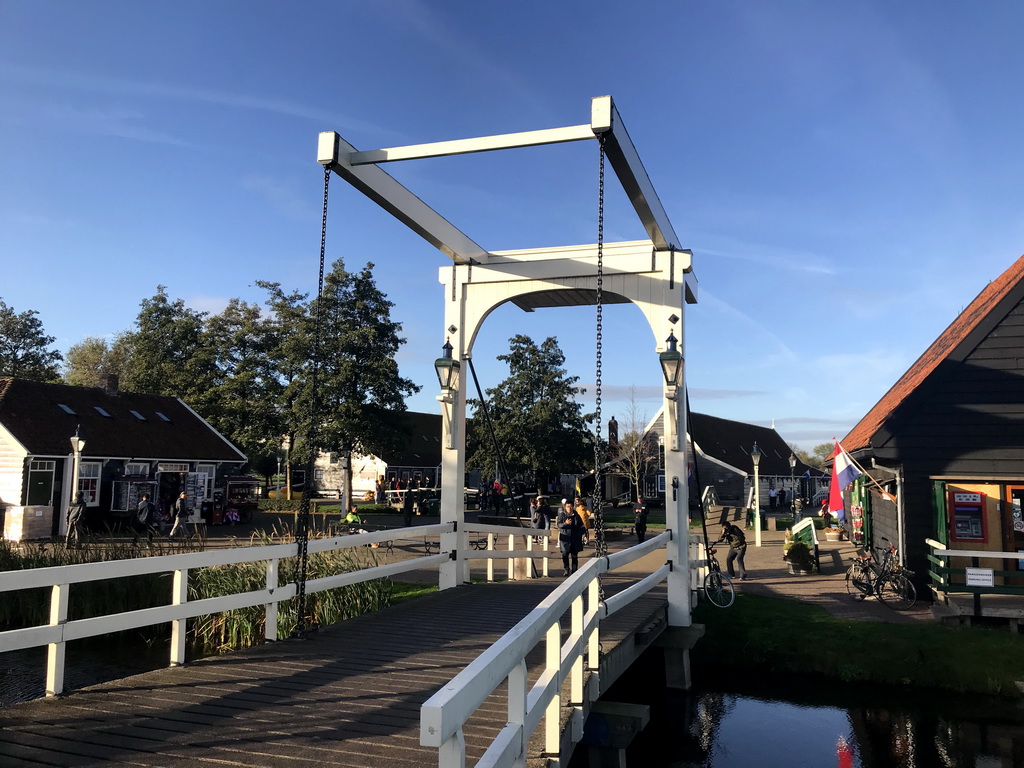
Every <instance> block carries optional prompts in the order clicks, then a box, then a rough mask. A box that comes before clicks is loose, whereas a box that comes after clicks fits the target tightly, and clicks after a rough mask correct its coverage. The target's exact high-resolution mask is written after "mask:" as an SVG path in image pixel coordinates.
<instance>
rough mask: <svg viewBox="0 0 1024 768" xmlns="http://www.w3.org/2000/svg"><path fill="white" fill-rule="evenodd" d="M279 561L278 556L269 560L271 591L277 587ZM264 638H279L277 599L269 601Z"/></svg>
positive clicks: (272, 639) (268, 585)
mask: <svg viewBox="0 0 1024 768" xmlns="http://www.w3.org/2000/svg"><path fill="white" fill-rule="evenodd" d="M278 563H279V561H278V559H277V558H276V557H275V558H273V559H272V560H268V561H267V590H269V591H270V592H271V593H273V592H274V590H276V589H277V572H278V567H279V566H278ZM263 638H264V639H265V640H267V641H268V642H270V641H274V640H277V600H272V601H271V602H269V603H267V606H266V618H265V620H264V628H263Z"/></svg>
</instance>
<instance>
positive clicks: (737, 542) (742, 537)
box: [718, 523, 747, 581]
mask: <svg viewBox="0 0 1024 768" xmlns="http://www.w3.org/2000/svg"><path fill="white" fill-rule="evenodd" d="M718 540H719V541H728V542H729V554H728V555H726V558H725V565H726V568H728V569H729V575H730V576H735V575H736V573H735V571H734V570H733V561H734V560H735V561H736V563H737V564H738V565H739V572H740V581H746V580H747V569H746V568H745V567H744V565H743V557H744V556H745V555H746V554H747V535H746V534H745V533H743V529H742V528H740V527H739V526H738V525H733V524H732V523H722V536H721V537H720V538H719V539H718Z"/></svg>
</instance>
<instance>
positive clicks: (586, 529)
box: [575, 496, 594, 546]
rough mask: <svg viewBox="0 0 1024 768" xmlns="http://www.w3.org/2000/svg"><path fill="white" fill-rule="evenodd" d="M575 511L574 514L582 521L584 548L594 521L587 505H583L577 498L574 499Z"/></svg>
mask: <svg viewBox="0 0 1024 768" xmlns="http://www.w3.org/2000/svg"><path fill="white" fill-rule="evenodd" d="M575 509H576V514H577V515H579V518H580V520H581V521H583V545H584V546H586V545H587V544H589V543H590V531H591V530H593V528H594V519H593V517H592V516H591V514H590V510H589V509H587V505H586V504H584V503H583V499H581V498H580V497H579V496H577V497H576V506H575Z"/></svg>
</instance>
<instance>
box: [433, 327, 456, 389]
mask: <svg viewBox="0 0 1024 768" xmlns="http://www.w3.org/2000/svg"><path fill="white" fill-rule="evenodd" d="M441 351H442V356H441V357H439V358H437V360H435V361H434V370H435V371H436V372H437V382H438V384H440V385H441V391H442V392H444V393H446V394H447V393H449V392H451V391H452V390H457V389H458V388H459V368H460V366H459V361H458V360H453V359H452V345H451V343H450V342H449V341H447V340H445V342H444V346H443V347H441Z"/></svg>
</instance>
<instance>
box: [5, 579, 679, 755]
mask: <svg viewBox="0 0 1024 768" xmlns="http://www.w3.org/2000/svg"><path fill="white" fill-rule="evenodd" d="M560 581H561V580H556V579H536V580H531V581H521V582H509V583H503V584H481V585H474V586H466V587H460V588H458V589H453V590H447V591H445V592H442V593H439V594H436V595H431V596H428V597H424V598H419V599H417V600H413V601H410V602H407V603H404V604H401V605H398V606H394V607H391V608H388V609H386V610H383V611H379V612H377V613H374V614H369V615H366V616H361V617H359V618H357V619H351V620H349V621H345V622H342V623H340V624H337V625H334V626H332V627H329V628H326V629H323V630H320V631H319V632H316V633H314V634H312V635H311V636H310V637H309V638H307V639H304V640H286V641H283V642H277V643H271V644H268V645H264V646H261V647H258V648H251V649H248V650H245V651H240V652H236V653H230V654H226V655H224V656H219V657H215V658H209V659H203V660H201V661H196V662H193V663H190V664H188V665H186V666H184V667H179V668H176V669H163V670H158V671H156V672H150V673H146V674H143V675H137V676H135V677H130V678H126V679H124V680H119V681H116V682H112V683H106V684H102V685H97V686H93V687H91V688H87V689H84V690H81V691H77V692H75V693H73V694H70V695H68V696H65V697H61V698H56V699H41V700H37V701H32V702H26V703H24V704H17V705H14V706H11V707H8V708H5V709H0V764H2V765H25V766H35V765H47V766H88V765H99V764H113V765H131V766H187V768H199V767H200V766H221V767H223V766H234V765H239V766H289V767H294V768H301V767H302V766H313V765H316V766H321V765H332V766H353V767H356V766H358V767H359V768H365V767H366V766H373V767H374V768H387V767H388V766H425V765H436V761H437V758H436V752H435V751H433V750H430V749H428V748H425V747H421V746H420V745H419V707H420V705H421V704H422V703H423V702H424V701H426V700H427V699H428V698H429V697H430V696H431V695H432V694H433V693H434V692H435V691H436V690H437V689H438V688H440V687H441V686H442V685H443V684H444V683H446V682H447V681H448V680H450V679H451V678H452V677H454V676H455V674H456V673H457V672H458V671H459V670H460V669H462V668H463V667H464V666H465V665H466V664H468V663H469V662H470V661H472V659H473V658H475V657H476V656H477V655H478V654H479V653H481V652H482V651H483V650H484V649H486V648H487V647H488V646H489V645H491V644H492V643H493V642H494V641H496V640H497V639H498V638H499V637H500V636H501V635H502V634H503V633H504V632H506V631H507V630H508V629H510V628H511V627H512V626H514V625H515V624H516V623H517V622H518V621H519V620H520V619H521V618H523V617H524V616H525V615H526V614H527V613H528V612H529V611H530V610H531V609H532V608H533V607H534V606H536V605H537V603H538V602H540V601H541V600H542V599H543V598H544V597H545V596H546V595H547V594H548V593H549V592H550V591H551V590H552V589H554V587H556V586H557V585H558V584H559V583H560ZM664 602H665V601H664V597H663V595H659V593H658V592H657V591H656V592H654V593H652V594H651V595H649V596H647V597H645V598H642V599H641V600H639V601H637V602H636V603H635V604H634V605H633V606H630V608H629V609H628V610H624V611H622V612H621V613H620V614H616V615H615V616H613V617H612V618H611V619H609V620H608V622H607V623H606V624H607V626H606V627H605V629H604V633H603V635H602V650H603V651H604V652H607V651H608V650H610V649H613V648H616V647H619V646H620V645H622V646H624V644H626V643H629V644H632V643H633V635H634V633H635V632H636V631H637V630H638V629H641V628H643V627H644V626H645V625H647V624H648V623H649V622H650V619H651V617H652V616H655V615H657V614H658V613H659V611H662V610H663V605H664ZM565 625H566V622H565V621H564V620H563V628H564V627H565ZM542 653H543V649H538V651H537V652H535V655H536V656H537V657H538V660H539V659H540V657H541V655H542ZM602 682H605V681H602ZM503 689H504V686H499V689H498V691H497V692H496V693H495V694H494V695H492V696H491V697H490V699H488V701H487V702H486V703H485V705H484V707H483V708H482V710H481V711H480V712H478V713H477V715H476V716H475V717H474V718H473V719H472V720H471V721H470V722H469V723H468V724H467V727H466V731H465V735H466V747H467V761H468V763H469V764H472V763H474V762H475V761H476V760H477V759H479V757H480V755H481V754H482V753H483V750H484V749H485V748H486V745H487V744H489V742H490V740H491V738H492V737H493V736H494V735H495V734H496V733H497V732H498V730H499V729H500V728H501V727H502V726H503V725H504V723H505V721H506V720H507V716H506V711H505V700H504V690H503Z"/></svg>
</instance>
